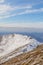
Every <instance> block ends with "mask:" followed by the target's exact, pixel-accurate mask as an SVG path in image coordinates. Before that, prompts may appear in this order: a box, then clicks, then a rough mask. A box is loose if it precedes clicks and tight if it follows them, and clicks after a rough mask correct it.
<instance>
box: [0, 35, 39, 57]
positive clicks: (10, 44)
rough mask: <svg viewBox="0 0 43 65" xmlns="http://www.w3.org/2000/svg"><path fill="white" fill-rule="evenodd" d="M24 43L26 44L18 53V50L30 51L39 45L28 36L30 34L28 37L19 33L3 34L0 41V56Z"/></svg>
mask: <svg viewBox="0 0 43 65" xmlns="http://www.w3.org/2000/svg"><path fill="white" fill-rule="evenodd" d="M26 44H28V45H27V46H26V47H24V48H23V49H21V50H20V51H19V52H18V54H20V52H26V51H31V50H33V49H34V48H36V47H37V46H38V45H40V43H39V42H38V41H37V40H35V39H33V38H30V36H29V37H28V36H26V35H20V34H10V35H3V38H2V41H1V42H0V57H2V56H5V55H6V54H9V53H10V52H12V51H14V50H16V49H17V48H19V47H22V46H24V45H26Z"/></svg>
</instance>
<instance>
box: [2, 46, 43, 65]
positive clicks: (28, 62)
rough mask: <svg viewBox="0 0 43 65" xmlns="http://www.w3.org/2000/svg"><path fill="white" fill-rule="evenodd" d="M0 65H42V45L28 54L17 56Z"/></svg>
mask: <svg viewBox="0 0 43 65" xmlns="http://www.w3.org/2000/svg"><path fill="white" fill-rule="evenodd" d="M1 65H43V45H40V46H38V47H37V48H36V49H34V50H32V51H30V52H27V53H23V54H21V55H18V56H16V57H14V58H12V59H10V60H8V61H7V62H5V63H3V64H1Z"/></svg>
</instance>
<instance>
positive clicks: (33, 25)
mask: <svg viewBox="0 0 43 65" xmlns="http://www.w3.org/2000/svg"><path fill="white" fill-rule="evenodd" d="M0 27H27V28H43V22H39V23H38V22H34V23H32V22H31V23H0Z"/></svg>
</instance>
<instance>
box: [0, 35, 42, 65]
mask: <svg viewBox="0 0 43 65" xmlns="http://www.w3.org/2000/svg"><path fill="white" fill-rule="evenodd" d="M42 63H43V43H40V42H38V41H37V40H36V39H34V38H31V37H30V36H29V37H28V36H26V35H20V34H10V35H3V36H0V65H38V64H40V65H42Z"/></svg>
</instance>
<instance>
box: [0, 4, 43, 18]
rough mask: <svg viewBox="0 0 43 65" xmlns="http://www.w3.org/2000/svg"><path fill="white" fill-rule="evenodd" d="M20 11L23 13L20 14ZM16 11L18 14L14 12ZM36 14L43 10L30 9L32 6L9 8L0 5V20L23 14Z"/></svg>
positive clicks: (8, 6)
mask: <svg viewBox="0 0 43 65" xmlns="http://www.w3.org/2000/svg"><path fill="white" fill-rule="evenodd" d="M20 9H21V10H23V11H21V12H20ZM18 10H19V12H15V11H18ZM12 12H13V13H12ZM36 12H43V8H39V9H32V5H25V6H11V5H6V4H0V19H3V18H9V17H12V16H18V15H23V14H31V13H36Z"/></svg>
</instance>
